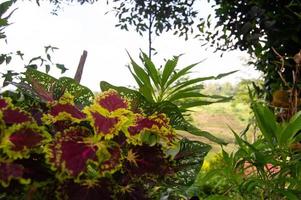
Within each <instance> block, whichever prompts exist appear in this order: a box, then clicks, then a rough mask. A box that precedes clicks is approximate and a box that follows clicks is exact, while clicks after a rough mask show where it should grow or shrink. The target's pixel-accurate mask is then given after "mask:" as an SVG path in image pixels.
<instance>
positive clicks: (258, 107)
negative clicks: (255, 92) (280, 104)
mask: <svg viewBox="0 0 301 200" xmlns="http://www.w3.org/2000/svg"><path fill="white" fill-rule="evenodd" d="M252 109H253V112H254V115H255V118H256V122H257V125H258V127H259V129H260V131H261V133H262V134H263V136H264V138H265V139H266V140H267V141H268V142H269V144H270V145H271V146H272V147H273V146H274V145H275V142H276V141H279V137H280V136H279V135H278V133H277V132H278V124H277V122H276V118H275V115H274V114H273V113H272V111H270V109H269V108H267V107H266V106H264V105H262V104H260V103H256V102H254V103H253V105H252Z"/></svg>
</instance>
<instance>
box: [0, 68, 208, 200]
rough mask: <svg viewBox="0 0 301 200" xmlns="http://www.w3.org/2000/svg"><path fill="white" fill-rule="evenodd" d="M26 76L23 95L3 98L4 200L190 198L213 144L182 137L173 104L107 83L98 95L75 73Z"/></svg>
mask: <svg viewBox="0 0 301 200" xmlns="http://www.w3.org/2000/svg"><path fill="white" fill-rule="evenodd" d="M24 75H25V76H24V77H23V80H22V81H21V82H20V83H18V84H15V85H16V86H17V87H18V91H19V92H20V93H21V96H22V98H23V99H18V98H15V96H14V95H12V93H7V94H5V95H4V96H6V97H4V96H2V97H1V99H0V116H1V126H0V128H1V132H0V133H1V135H0V139H1V140H0V154H1V160H0V168H1V169H0V172H1V174H0V181H1V186H0V190H1V196H0V198H4V199H18V198H19V199H20V198H21V199H26V198H28V199H41V198H43V199H99V197H101V198H102V199H158V198H160V197H161V196H166V195H167V196H169V197H170V198H175V199H178V198H181V197H183V198H184V197H188V196H189V194H188V193H187V192H186V191H187V189H188V188H189V187H190V186H191V185H192V184H193V182H194V179H195V177H196V175H197V173H198V171H199V168H200V165H201V164H202V162H203V158H204V156H205V155H206V153H207V152H208V151H209V149H210V147H209V146H208V145H206V144H203V143H200V142H194V141H188V140H186V139H182V140H180V139H179V138H178V136H177V135H176V132H175V129H174V126H175V124H174V123H176V121H173V120H176V119H175V118H170V117H169V116H172V114H171V113H168V112H164V111H167V110H168V109H169V108H170V107H164V105H160V106H161V107H160V109H159V105H157V107H155V106H154V105H152V104H151V103H148V102H147V101H146V100H143V97H142V95H141V96H140V97H139V95H140V93H138V92H136V91H132V90H130V89H127V88H120V87H119V88H118V87H115V88H116V89H117V90H114V89H113V88H114V86H111V85H109V84H107V83H102V88H103V91H104V92H102V93H99V94H97V95H96V96H94V95H93V93H92V92H91V91H90V90H89V89H88V88H86V87H84V86H81V85H79V84H78V83H76V82H75V81H74V80H73V79H70V78H66V77H62V78H60V79H55V78H53V77H51V76H49V75H47V74H45V73H42V72H39V71H37V70H35V69H31V68H28V69H27V71H26V72H25V73H24ZM7 95H8V96H7ZM9 96H10V97H9ZM166 104H167V105H169V106H172V108H173V109H175V110H174V111H176V110H177V107H176V106H175V105H173V104H171V103H168V102H166ZM177 117H180V119H182V118H183V117H182V118H181V113H180V112H179V111H178V116H177Z"/></svg>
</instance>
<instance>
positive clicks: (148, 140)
mask: <svg viewBox="0 0 301 200" xmlns="http://www.w3.org/2000/svg"><path fill="white" fill-rule="evenodd" d="M159 139H160V138H159V136H158V135H156V134H152V133H149V132H145V133H142V134H141V141H142V142H143V143H145V144H148V145H149V146H154V145H155V144H157V143H158V141H159Z"/></svg>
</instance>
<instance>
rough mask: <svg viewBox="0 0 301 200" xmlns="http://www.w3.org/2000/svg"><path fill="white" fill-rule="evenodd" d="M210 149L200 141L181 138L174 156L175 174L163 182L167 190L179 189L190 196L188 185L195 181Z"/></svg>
mask: <svg viewBox="0 0 301 200" xmlns="http://www.w3.org/2000/svg"><path fill="white" fill-rule="evenodd" d="M210 149H211V147H210V146H209V145H207V144H204V143H202V142H198V141H190V140H187V139H185V138H184V139H182V140H181V141H180V151H179V153H178V154H177V155H176V156H175V158H174V160H175V167H174V170H175V171H176V176H175V177H174V178H171V179H169V180H167V181H166V182H165V184H166V185H167V190H172V191H180V192H181V193H182V195H184V196H186V197H188V196H190V194H189V193H191V190H190V187H191V186H192V185H193V183H194V182H195V179H196V177H197V175H198V173H199V171H200V169H201V166H202V164H203V161H204V158H205V156H206V155H207V153H208V152H209V151H210Z"/></svg>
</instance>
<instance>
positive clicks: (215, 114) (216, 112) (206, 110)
mask: <svg viewBox="0 0 301 200" xmlns="http://www.w3.org/2000/svg"><path fill="white" fill-rule="evenodd" d="M250 113H251V110H250V108H249V106H248V105H246V104H242V103H236V104H234V103H233V102H228V103H217V104H212V105H208V106H202V107H198V108H195V109H194V112H192V113H191V118H192V123H193V124H194V125H196V126H197V127H198V128H200V129H201V130H205V131H208V132H210V133H211V134H213V135H214V136H216V137H218V138H221V139H224V140H225V141H226V142H228V143H229V144H228V145H227V146H226V147H225V150H227V151H233V150H234V149H235V143H234V142H235V141H234V136H233V134H232V132H231V130H230V128H229V127H231V128H232V129H233V130H234V131H235V132H237V133H240V132H241V131H242V130H243V129H244V128H245V127H246V126H247V124H248V122H249V119H250V117H251V114H250ZM184 135H185V136H187V137H190V138H193V139H196V140H200V141H203V142H205V143H209V144H210V145H211V146H212V150H211V152H210V154H215V153H217V152H219V151H220V150H221V148H220V146H219V145H217V144H215V143H212V142H210V141H208V140H206V139H203V138H201V137H197V136H193V135H189V134H186V133H184Z"/></svg>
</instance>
